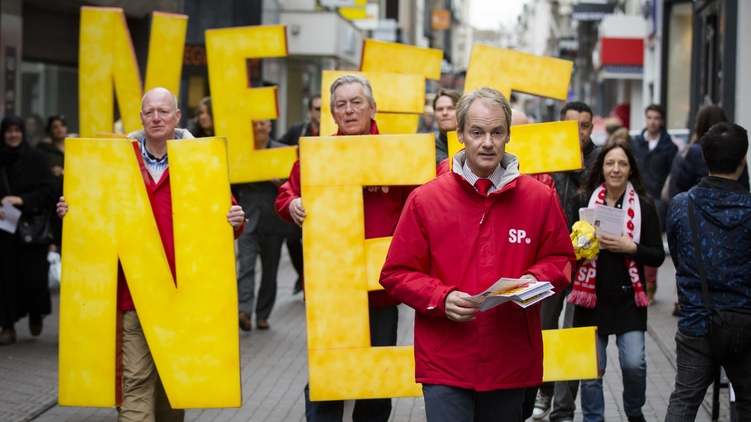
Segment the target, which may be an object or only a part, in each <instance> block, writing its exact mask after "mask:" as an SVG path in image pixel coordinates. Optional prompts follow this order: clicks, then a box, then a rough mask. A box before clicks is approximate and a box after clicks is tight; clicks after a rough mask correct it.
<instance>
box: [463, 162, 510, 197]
mask: <svg viewBox="0 0 751 422" xmlns="http://www.w3.org/2000/svg"><path fill="white" fill-rule="evenodd" d="M503 172H504V169H503V167H501V164H500V163H498V166H497V167H496V168H495V170H493V173H491V174H490V176H488V177H479V176H477V175H476V174H474V173H472V170H471V169H470V168H469V166H468V165H467V161H466V160H465V161H464V164H463V165H462V173H463V174H462V176H464V178H465V179H467V181H468V182H469V183H470V184H471V185H472V186H474V187H475V189H477V186H476V185H475V184H476V183H477V181H478V180H480V179H490V182H491V183H493V185H492V186H490V188H489V189H488V195H490V194H491V193H493V192H495V191H496V190H497V189H498V186H499V185H500V184H501V178H502V177H503Z"/></svg>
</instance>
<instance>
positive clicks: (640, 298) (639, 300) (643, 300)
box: [634, 291, 649, 308]
mask: <svg viewBox="0 0 751 422" xmlns="http://www.w3.org/2000/svg"><path fill="white" fill-rule="evenodd" d="M634 302H636V306H638V307H641V308H645V307H647V306H649V298H648V297H647V294H646V293H644V292H643V291H642V292H636V294H635V295H634Z"/></svg>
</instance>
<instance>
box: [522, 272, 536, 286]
mask: <svg viewBox="0 0 751 422" xmlns="http://www.w3.org/2000/svg"><path fill="white" fill-rule="evenodd" d="M522 278H524V279H529V284H535V283H537V281H538V280H537V277H535V276H533V275H532V274H524V275H523V276H521V277H519V279H522Z"/></svg>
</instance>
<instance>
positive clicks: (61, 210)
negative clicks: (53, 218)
mask: <svg viewBox="0 0 751 422" xmlns="http://www.w3.org/2000/svg"><path fill="white" fill-rule="evenodd" d="M67 213H68V203H67V202H65V198H63V197H62V196H61V197H60V199H59V200H58V202H57V216H58V217H60V218H63V217H65V214H67Z"/></svg>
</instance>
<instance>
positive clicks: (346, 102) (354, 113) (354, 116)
mask: <svg viewBox="0 0 751 422" xmlns="http://www.w3.org/2000/svg"><path fill="white" fill-rule="evenodd" d="M331 114H333V116H334V121H335V122H336V124H337V125H338V126H339V130H340V131H341V132H342V134H344V135H367V134H369V133H370V120H371V119H372V118H373V116H375V114H376V105H375V103H373V104H371V103H369V102H368V98H367V97H366V96H365V89H364V88H363V86H362V85H360V84H359V83H349V84H343V85H339V87H337V88H336V90H335V91H334V95H333V96H332V98H331Z"/></svg>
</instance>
